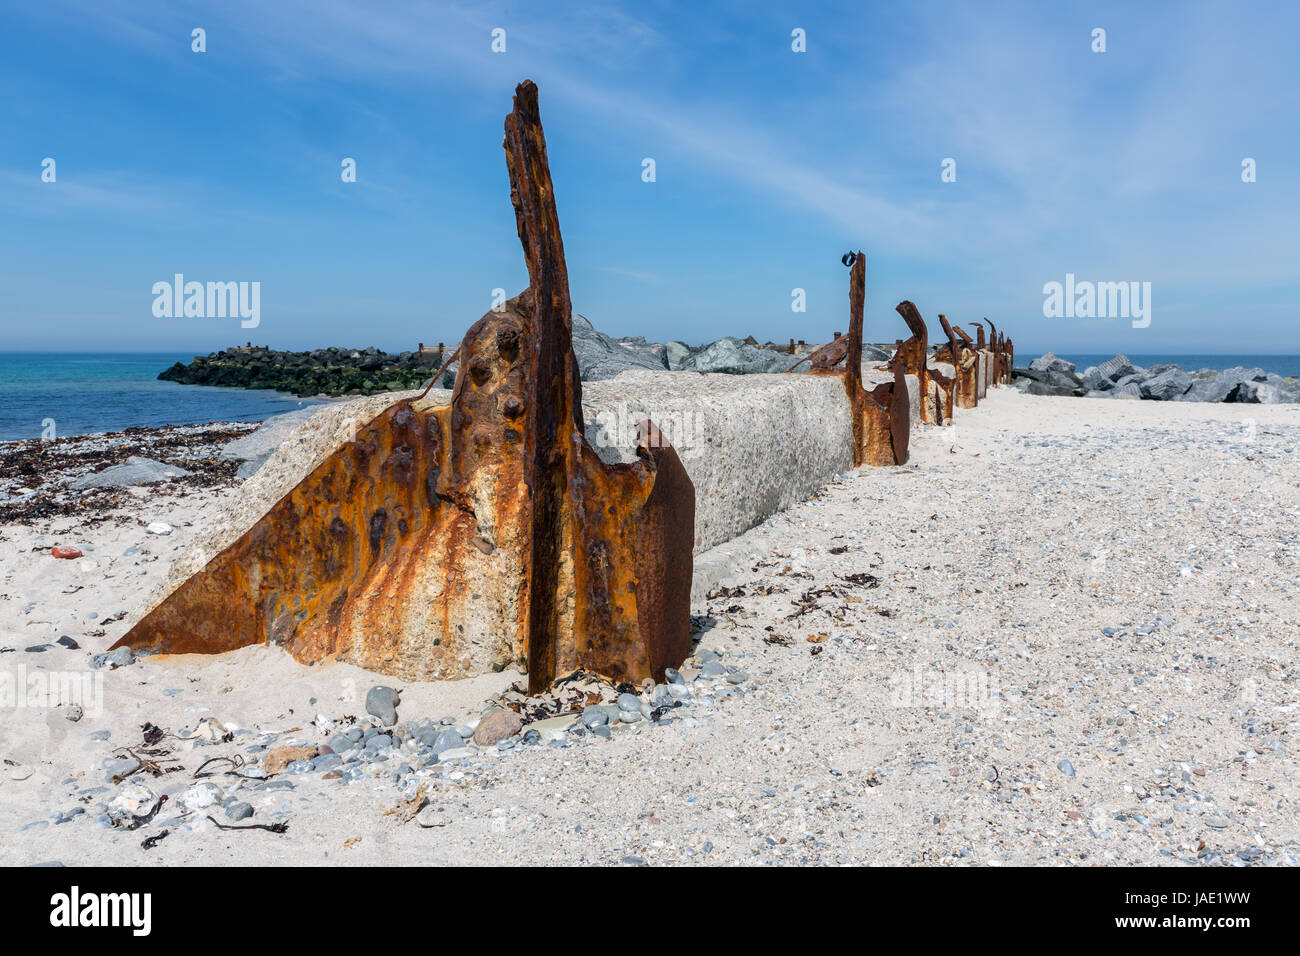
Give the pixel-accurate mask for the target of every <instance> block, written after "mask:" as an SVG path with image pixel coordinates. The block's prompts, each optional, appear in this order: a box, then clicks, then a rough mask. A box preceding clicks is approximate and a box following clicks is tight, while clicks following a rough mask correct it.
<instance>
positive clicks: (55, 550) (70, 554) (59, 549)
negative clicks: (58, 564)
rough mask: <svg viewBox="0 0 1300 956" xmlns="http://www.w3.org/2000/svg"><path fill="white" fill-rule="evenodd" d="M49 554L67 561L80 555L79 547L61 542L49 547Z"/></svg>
mask: <svg viewBox="0 0 1300 956" xmlns="http://www.w3.org/2000/svg"><path fill="white" fill-rule="evenodd" d="M50 554H52V555H54V556H55V557H56V558H64V559H66V560H69V561H71V560H73V559H74V558H79V557H81V556H82V553H81V551H80V550H79V549H77V548H73V547H71V546H68V545H62V544H60V545H55V546H54V547H52V548H50Z"/></svg>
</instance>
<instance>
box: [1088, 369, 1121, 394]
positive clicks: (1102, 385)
mask: <svg viewBox="0 0 1300 956" xmlns="http://www.w3.org/2000/svg"><path fill="white" fill-rule="evenodd" d="M1083 387H1084V388H1086V389H1088V391H1089V392H1094V391H1095V392H1109V391H1110V390H1111V389H1112V388H1114V387H1115V383H1114V382H1112V381H1111V380H1110V377H1109V376H1107V375H1106V374H1105V373H1104V372H1102V371H1101V369H1099V368H1098V367H1097V366H1095V365H1090V366H1089V367H1088V368H1086V369H1084V371H1083ZM1090 397H1092V396H1090Z"/></svg>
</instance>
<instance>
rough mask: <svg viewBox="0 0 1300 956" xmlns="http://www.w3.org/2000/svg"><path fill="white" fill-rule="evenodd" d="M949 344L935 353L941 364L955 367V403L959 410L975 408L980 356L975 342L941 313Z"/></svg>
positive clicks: (977, 394) (941, 322)
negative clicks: (945, 363)
mask: <svg viewBox="0 0 1300 956" xmlns="http://www.w3.org/2000/svg"><path fill="white" fill-rule="evenodd" d="M939 324H940V325H942V326H943V331H944V334H945V335H947V336H948V342H947V344H946V345H944V346H943V347H942V348H940V349H939V350H938V351H937V352H936V353H935V356H934V357H935V359H936V360H938V361H940V362H950V363H951V364H952V367H953V403H954V404H955V405H956V406H957V407H958V408H974V407H975V406H976V405H978V404H979V382H978V380H977V379H978V375H979V356H978V355H977V354H976V353H975V349H974V347H973V346H974V342H973V341H972V340H971V337H970V336H969V335H967V334H966V333H965V332H964V331H963V330H962V329H961V327H960V326H955V325H950V324H949V323H948V317H947V316H946V315H944V314H943V313H942V312H941V313H939Z"/></svg>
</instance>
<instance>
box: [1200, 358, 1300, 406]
mask: <svg viewBox="0 0 1300 956" xmlns="http://www.w3.org/2000/svg"><path fill="white" fill-rule="evenodd" d="M1191 380H1192V384H1191V387H1190V388H1189V389H1188V390H1187V391H1186V392H1184V393H1183V394H1182V395H1180V396H1178V398H1177V399H1176V400H1177V401H1183V402H1246V403H1251V404H1267V405H1273V404H1277V403H1279V402H1295V401H1300V388H1298V387H1297V386H1296V384H1295V383H1294V382H1293V381H1289V380H1287V379H1284V378H1282V377H1281V376H1280V375H1275V374H1273V373H1272V372H1265V371H1264V370H1263V369H1260V368H1241V367H1240V366H1238V367H1236V368H1229V369H1224V370H1223V371H1221V372H1210V371H1209V370H1203V371H1201V372H1197V373H1196V374H1195V375H1193V376H1191Z"/></svg>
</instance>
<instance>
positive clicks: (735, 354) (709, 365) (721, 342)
mask: <svg viewBox="0 0 1300 956" xmlns="http://www.w3.org/2000/svg"><path fill="white" fill-rule="evenodd" d="M793 364H794V360H793V359H792V358H791V357H790V356H789V355H783V354H781V353H780V352H774V351H772V350H771V349H764V348H759V347H758V346H755V345H749V344H747V343H745V342H744V341H743V340H742V339H738V338H735V337H734V336H730V335H729V336H726V337H725V338H721V339H718V340H717V341H716V342H710V343H709V344H708V345H705V346H703V347H702V348H700V349H698V350H697V351H696V352H695V353H693V354H692V355H691V357H690V358H688V359H686V360H685V361H684V362H683V363H682V369H683V371H694V372H721V373H723V374H725V375H753V374H757V373H762V372H784V371H785V370H786V369H787V368H789V367H790V366H791V365H793Z"/></svg>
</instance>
